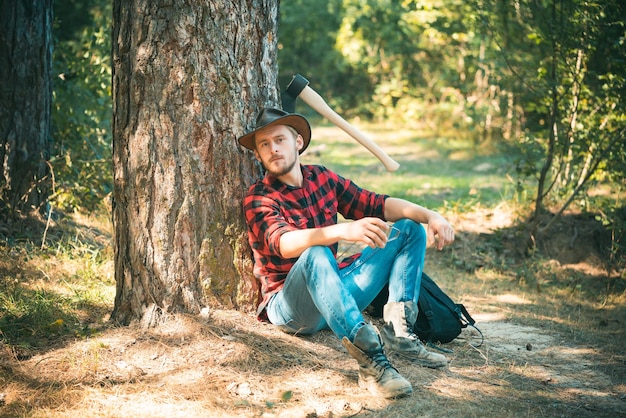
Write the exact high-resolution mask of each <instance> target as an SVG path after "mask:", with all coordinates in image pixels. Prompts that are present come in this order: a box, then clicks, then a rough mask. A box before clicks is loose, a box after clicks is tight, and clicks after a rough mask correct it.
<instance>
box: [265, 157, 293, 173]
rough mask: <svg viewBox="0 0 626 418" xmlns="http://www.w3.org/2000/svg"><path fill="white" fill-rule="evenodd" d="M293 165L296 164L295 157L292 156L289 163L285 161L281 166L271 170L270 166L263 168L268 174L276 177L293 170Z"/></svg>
mask: <svg viewBox="0 0 626 418" xmlns="http://www.w3.org/2000/svg"><path fill="white" fill-rule="evenodd" d="M295 165H296V159H295V158H294V159H293V160H292V161H291V162H290V163H287V165H285V166H284V167H282V168H279V169H276V170H273V169H271V168H268V167H265V169H266V170H267V172H268V173H269V174H271V175H272V176H274V177H276V178H278V177H282V176H284V175H285V174H288V173H289V172H290V171H291V170H293V168H294V167H295Z"/></svg>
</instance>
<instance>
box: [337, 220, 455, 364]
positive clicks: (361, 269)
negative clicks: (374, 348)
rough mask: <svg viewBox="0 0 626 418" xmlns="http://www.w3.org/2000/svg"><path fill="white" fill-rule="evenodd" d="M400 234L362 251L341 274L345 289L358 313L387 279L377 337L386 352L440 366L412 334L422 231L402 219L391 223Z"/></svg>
mask: <svg viewBox="0 0 626 418" xmlns="http://www.w3.org/2000/svg"><path fill="white" fill-rule="evenodd" d="M394 228H397V229H398V230H399V231H400V232H399V234H398V236H397V238H396V239H394V240H393V241H390V242H388V243H387V245H386V246H385V248H377V249H370V248H366V249H365V250H364V251H363V253H362V255H361V257H359V258H358V259H357V260H356V261H355V262H354V263H353V265H351V266H349V267H347V268H346V269H344V270H343V271H342V274H343V275H344V280H345V282H346V287H347V288H348V289H349V290H350V292H351V293H352V294H353V295H354V298H355V300H356V301H357V305H358V306H359V309H360V310H363V309H365V307H367V306H368V305H369V304H370V303H371V302H372V300H374V298H375V297H376V295H378V293H379V292H380V290H381V289H382V288H383V287H384V285H385V283H386V282H387V280H388V283H389V300H388V302H387V304H386V305H385V306H384V307H383V321H384V322H385V325H384V326H383V327H382V329H381V335H382V337H383V340H384V341H385V343H386V346H387V348H388V349H389V350H392V351H394V352H397V353H399V354H401V355H403V356H405V357H407V358H409V359H410V360H412V361H413V362H415V363H417V364H420V365H423V366H427V367H433V368H437V367H444V366H446V365H447V364H448V360H447V359H446V357H445V356H443V355H441V354H438V353H431V352H429V351H428V350H426V348H425V347H424V345H423V344H422V343H421V341H420V340H419V338H418V337H417V335H415V333H414V331H413V326H414V324H415V321H416V320H417V314H418V310H417V300H418V298H419V290H420V285H421V280H422V271H423V265H424V255H425V253H426V231H425V230H424V227H423V226H422V225H420V224H418V223H416V222H413V221H411V220H408V219H405V220H401V221H398V222H396V223H395V224H394Z"/></svg>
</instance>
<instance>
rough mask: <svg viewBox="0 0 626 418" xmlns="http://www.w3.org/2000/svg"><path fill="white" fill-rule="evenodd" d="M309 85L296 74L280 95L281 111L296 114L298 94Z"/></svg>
mask: <svg viewBox="0 0 626 418" xmlns="http://www.w3.org/2000/svg"><path fill="white" fill-rule="evenodd" d="M308 85H309V80H307V79H306V78H304V77H302V76H301V75H300V74H296V75H294V76H293V78H292V79H291V81H290V82H289V85H287V89H286V90H285V91H284V92H283V93H282V95H281V96H282V105H283V110H284V111H285V112H289V113H295V112H296V99H297V98H298V95H300V92H302V90H304V88H305V87H306V86H308Z"/></svg>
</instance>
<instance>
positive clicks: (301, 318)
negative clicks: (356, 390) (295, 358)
mask: <svg viewBox="0 0 626 418" xmlns="http://www.w3.org/2000/svg"><path fill="white" fill-rule="evenodd" d="M267 313H268V317H269V319H270V322H272V323H274V324H276V325H278V326H280V327H281V328H282V329H283V330H285V331H287V332H292V333H300V334H311V333H314V332H316V331H319V330H320V329H322V328H324V327H325V326H326V324H329V326H330V328H331V329H332V330H333V332H334V333H335V335H337V336H338V337H339V338H340V339H341V342H342V344H343V345H344V347H345V348H346V350H347V351H348V353H349V354H350V355H351V356H352V357H354V358H355V359H356V360H357V362H358V363H359V386H361V387H363V388H367V389H368V390H369V391H370V392H372V393H374V394H375V395H378V396H382V397H385V398H395V397H399V396H404V395H408V394H409V393H411V392H412V391H413V388H412V386H411V383H409V382H408V381H407V380H406V379H404V378H403V377H402V376H400V374H399V373H398V371H397V370H396V369H395V368H394V367H393V366H391V364H390V363H389V360H388V359H387V356H386V355H385V353H384V351H383V344H382V341H381V339H380V335H379V333H378V331H377V330H376V329H375V328H374V326H373V325H371V324H365V321H364V319H363V316H362V314H361V311H360V310H359V309H358V306H357V305H356V302H355V301H354V298H353V297H352V295H351V294H350V293H349V292H348V291H347V290H346V288H345V286H344V284H343V282H342V280H341V278H340V275H339V269H338V267H337V262H336V260H335V258H334V256H333V254H332V252H331V251H330V249H328V248H327V247H321V246H317V247H311V248H309V249H307V250H306V251H305V252H304V253H302V255H301V256H300V258H299V259H298V261H297V262H296V264H295V265H294V266H293V268H292V269H291V271H290V272H289V274H288V275H287V279H286V280H285V286H284V287H283V289H282V290H281V291H280V292H279V293H278V294H276V296H274V298H272V300H271V301H270V303H269V305H268V308H267Z"/></svg>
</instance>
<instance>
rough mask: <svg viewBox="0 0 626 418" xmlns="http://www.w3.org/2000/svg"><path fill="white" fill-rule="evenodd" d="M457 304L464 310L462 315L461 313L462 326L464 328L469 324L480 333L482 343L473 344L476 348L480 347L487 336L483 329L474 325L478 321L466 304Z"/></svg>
mask: <svg viewBox="0 0 626 418" xmlns="http://www.w3.org/2000/svg"><path fill="white" fill-rule="evenodd" d="M457 306H458V307H459V309H460V310H461V312H462V315H461V327H462V328H467V327H468V326H469V327H472V328H474V329H475V330H476V331H477V332H478V334H479V335H480V343H478V344H472V347H474V348H478V347H480V346H481V345H483V343H484V342H485V336H484V335H483V333H482V331H481V330H479V329H478V327H477V326H476V325H474V324H475V323H476V321H474V318H472V316H471V315H470V314H469V312H467V309H465V306H463V304H462V303H457Z"/></svg>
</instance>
